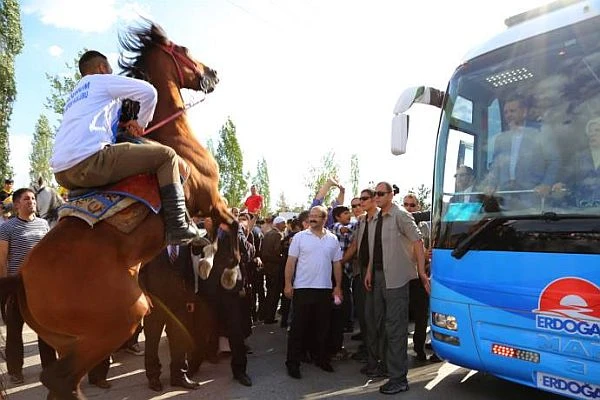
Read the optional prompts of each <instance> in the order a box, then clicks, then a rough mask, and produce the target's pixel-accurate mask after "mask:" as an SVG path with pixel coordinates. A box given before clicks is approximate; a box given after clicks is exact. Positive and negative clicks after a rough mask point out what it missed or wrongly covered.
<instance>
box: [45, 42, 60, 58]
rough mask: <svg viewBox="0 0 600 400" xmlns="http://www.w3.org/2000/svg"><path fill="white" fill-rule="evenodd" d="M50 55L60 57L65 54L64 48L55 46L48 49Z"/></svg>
mask: <svg viewBox="0 0 600 400" xmlns="http://www.w3.org/2000/svg"><path fill="white" fill-rule="evenodd" d="M48 53H49V54H50V55H51V56H52V57H60V55H61V54H62V53H63V49H62V47H60V46H57V45H55V44H53V45H52V46H50V47H48Z"/></svg>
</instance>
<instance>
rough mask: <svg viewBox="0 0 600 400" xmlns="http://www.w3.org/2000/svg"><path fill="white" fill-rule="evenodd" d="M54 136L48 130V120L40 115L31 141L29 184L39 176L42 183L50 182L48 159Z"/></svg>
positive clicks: (50, 172)
mask: <svg viewBox="0 0 600 400" xmlns="http://www.w3.org/2000/svg"><path fill="white" fill-rule="evenodd" d="M53 140H54V135H53V134H52V129H50V123H49V122H48V118H47V117H46V116H45V115H44V114H42V115H40V117H39V119H38V121H37V123H36V124H35V132H34V133H33V139H32V141H31V147H32V151H31V154H30V155H29V177H30V179H31V182H36V181H37V179H38V178H39V177H40V176H41V177H42V178H44V182H46V183H49V182H52V177H53V174H52V170H51V168H50V157H52V143H53Z"/></svg>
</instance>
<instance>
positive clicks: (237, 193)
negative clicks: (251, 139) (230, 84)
mask: <svg viewBox="0 0 600 400" xmlns="http://www.w3.org/2000/svg"><path fill="white" fill-rule="evenodd" d="M215 159H216V160H217V164H218V165H219V175H220V176H219V189H220V190H221V193H223V196H224V197H225V198H226V199H227V201H228V202H229V206H230V207H239V206H240V204H241V203H242V200H243V199H242V196H243V195H245V194H246V190H247V183H246V179H244V158H243V156H242V151H241V149H240V145H239V143H238V140H237V136H236V130H235V124H234V123H233V121H231V118H227V121H226V122H225V124H224V125H223V126H222V127H221V131H220V132H219V144H218V146H217V152H216V154H215Z"/></svg>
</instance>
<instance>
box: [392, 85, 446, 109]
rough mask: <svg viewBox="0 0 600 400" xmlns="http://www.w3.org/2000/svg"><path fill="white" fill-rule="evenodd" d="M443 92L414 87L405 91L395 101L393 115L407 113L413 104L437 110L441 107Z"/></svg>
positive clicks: (424, 87) (430, 88)
mask: <svg viewBox="0 0 600 400" xmlns="http://www.w3.org/2000/svg"><path fill="white" fill-rule="evenodd" d="M443 99H444V92H443V91H441V90H439V89H435V88H432V87H427V86H415V87H411V88H408V89H405V90H404V92H402V94H401V95H400V97H399V98H398V101H396V106H395V107H394V114H401V113H405V112H407V111H408V109H409V108H410V107H411V106H412V105H413V104H414V103H421V104H428V105H430V106H435V107H438V108H441V107H442V102H443Z"/></svg>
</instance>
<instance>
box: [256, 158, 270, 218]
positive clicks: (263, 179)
mask: <svg viewBox="0 0 600 400" xmlns="http://www.w3.org/2000/svg"><path fill="white" fill-rule="evenodd" d="M252 184H253V185H256V187H257V188H258V192H259V193H260V194H261V195H262V197H263V207H262V210H261V215H263V216H265V215H267V214H268V213H269V210H271V189H270V188H269V169H268V167H267V160H265V158H264V157H263V158H262V160H260V161H258V163H257V165H256V175H254V177H253V178H252Z"/></svg>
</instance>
